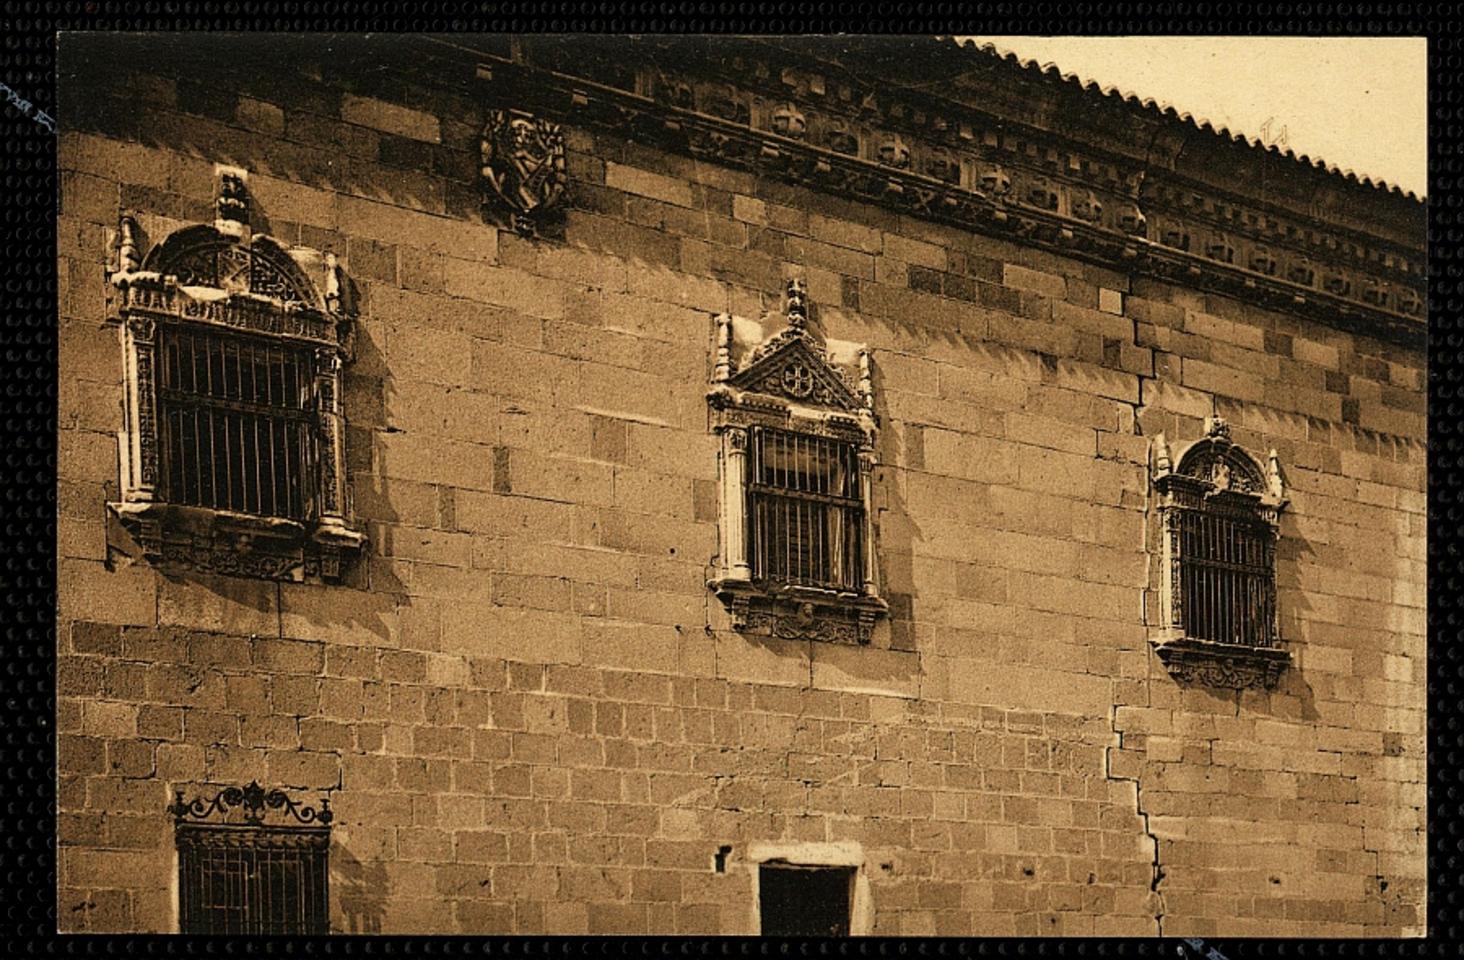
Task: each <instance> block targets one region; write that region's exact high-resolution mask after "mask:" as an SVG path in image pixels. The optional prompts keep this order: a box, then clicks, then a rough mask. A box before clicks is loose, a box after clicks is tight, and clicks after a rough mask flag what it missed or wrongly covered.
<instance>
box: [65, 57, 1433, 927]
mask: <svg viewBox="0 0 1464 960" xmlns="http://www.w3.org/2000/svg"><path fill="white" fill-rule="evenodd" d="M65 53H66V49H65V44H63V58H64V57H65ZM73 65H75V64H73ZM67 76H70V75H67ZM94 80H95V78H94V77H93V75H92V74H91V73H89V72H82V73H80V74H77V75H75V76H71V78H70V80H66V79H63V102H64V103H65V104H67V105H68V106H69V108H70V109H63V110H62V117H63V124H64V127H65V129H64V131H63V133H62V135H61V138H60V145H59V163H60V169H61V180H62V197H61V203H62V210H61V216H60V219H59V221H58V271H59V274H58V276H59V287H58V299H59V304H60V325H59V328H58V337H59V345H60V357H61V360H60V363H61V396H60V423H59V429H60V446H59V457H58V469H59V475H60V481H59V485H58V561H57V572H58V593H59V601H58V602H59V610H58V639H57V644H58V648H57V653H58V661H57V685H58V687H57V693H58V701H57V711H58V726H57V729H58V741H59V747H58V752H59V760H58V783H59V811H60V813H59V838H58V843H59V849H60V891H59V896H58V925H59V926H60V927H61V928H62V929H63V930H67V931H101V930H127V931H169V930H173V929H176V922H177V921H176V906H175V902H174V897H175V892H174V889H173V888H174V885H175V881H174V878H175V876H176V866H175V860H174V853H173V847H172V835H171V823H170V820H169V818H168V817H167V816H166V815H165V814H164V806H165V805H166V804H167V803H168V801H169V800H170V798H171V796H172V791H173V790H174V789H188V790H190V791H192V790H194V789H196V788H199V787H201V786H202V785H209V784H212V785H229V784H239V783H245V782H248V781H249V780H251V779H258V780H259V781H260V782H261V783H265V784H268V785H272V786H275V785H277V786H282V787H286V788H288V789H290V790H291V791H293V792H299V793H300V794H302V795H303V796H307V797H308V796H318V795H319V794H320V793H322V792H323V793H326V794H328V795H329V797H330V800H331V805H332V807H333V809H334V810H335V811H336V816H337V820H336V826H335V830H334V845H333V847H332V850H331V923H332V928H333V929H334V930H337V931H339V932H393V933H395V932H463V933H468V932H472V933H485V932H494V933H500V932H506V933H519V934H527V933H544V932H551V933H681V934H702V933H708V934H710V933H723V934H730V933H753V932H756V930H757V919H756V916H755V915H754V912H753V896H754V885H755V882H756V881H755V878H756V867H755V864H754V863H753V862H752V861H750V860H749V859H748V850H749V847H750V845H753V844H768V843H779V844H784V845H792V844H836V843H842V844H857V849H858V850H859V851H860V855H861V857H862V863H861V876H862V877H863V878H864V879H865V880H867V882H868V888H869V896H870V903H871V906H872V912H871V917H872V920H871V927H870V929H871V931H872V932H874V933H879V934H959V935H977V936H979V935H1012V934H1016V935H1036V934H1064V935H1068V934H1097V935H1129V934H1132V935H1152V934H1156V933H1161V932H1162V933H1163V934H1165V935H1220V934H1225V935H1267V936H1291V935H1306V936H1313V935H1320V936H1326V935H1362V936H1382V935H1388V936H1394V935H1420V934H1422V932H1423V928H1424V910H1423V907H1424V896H1425V893H1424V889H1425V887H1424V863H1425V859H1424V833H1423V831H1424V812H1423V811H1424V769H1425V767H1424V759H1425V758H1424V738H1423V730H1424V702H1425V701H1424V586H1425V574H1424V569H1425V568H1424V559H1425V557H1424V504H1425V498H1424V484H1425V471H1424V438H1425V421H1424V380H1423V377H1424V357H1423V356H1422V355H1420V354H1418V353H1416V352H1411V351H1406V350H1403V349H1401V348H1397V347H1392V346H1389V345H1386V344H1384V343H1381V342H1379V341H1374V340H1372V339H1369V338H1368V337H1366V336H1360V335H1354V334H1348V333H1343V332H1340V331H1337V330H1333V329H1329V328H1327V327H1324V326H1321V325H1319V324H1316V323H1313V322H1309V321H1305V320H1302V319H1299V318H1297V317H1294V316H1291V315H1288V314H1287V313H1284V312H1272V311H1263V310H1261V309H1258V308H1255V307H1251V306H1247V305H1243V304H1241V303H1239V302H1237V301H1233V300H1230V299H1226V298H1223V297H1219V296H1214V295H1209V294H1202V293H1199V292H1196V291H1193V290H1189V289H1186V288H1184V287H1181V286H1175V285H1171V284H1167V283H1161V282H1158V281H1153V280H1145V279H1143V278H1139V277H1133V276H1130V275H1127V274H1124V273H1117V272H1112V271H1109V270H1105V269H1101V268H1098V267H1094V266H1090V265H1086V264H1082V263H1079V262H1077V261H1073V260H1067V259H1062V258H1059V257H1056V256H1054V255H1051V254H1046V253H1042V252H1039V251H1036V250H1034V249H1030V248H1026V247H1023V246H1020V245H1016V244H1013V243H1008V242H1003V241H998V240H994V239H991V238H987V237H983V236H979V235H976V234H972V233H968V232H965V231H960V230H956V229H953V228H947V227H942V226H938V225H933V224H931V223H928V222H923V221H919V220H915V219H912V218H910V217H906V216H899V215H896V214H893V213H891V212H888V211H886V210H883V209H881V208H878V207H875V206H872V205H867V204H857V203H853V202H849V201H846V200H842V199H840V198H837V197H833V196H829V195H825V194H821V193H817V192H813V191H811V190H806V189H802V188H794V187H789V186H784V185H781V184H779V183H777V182H775V181H773V180H771V179H760V178H756V177H753V176H751V175H749V174H745V173H740V172H735V171H732V170H729V169H726V168H720V167H717V166H714V165H710V164H707V163H704V162H696V161H692V160H689V159H686V158H683V157H679V156H673V155H670V154H666V153H661V152H657V151H655V150H652V149H649V148H647V147H644V146H641V145H638V144H637V143H635V142H632V141H631V140H628V139H624V138H622V137H616V136H606V135H596V134H590V133H589V132H587V131H585V130H582V129H576V128H575V127H573V126H571V125H567V126H566V135H567V138H568V146H569V153H568V165H569V172H570V176H571V184H570V191H569V199H568V202H569V204H570V209H569V211H568V212H567V214H566V218H565V223H564V228H563V236H562V238H551V239H542V238H540V239H524V238H521V237H518V236H515V235H513V234H511V233H500V232H498V231H496V230H495V229H494V228H493V227H491V226H489V225H486V224H485V223H484V222H483V219H482V216H481V213H480V211H479V209H478V200H479V196H478V193H477V188H476V185H475V183H476V176H477V170H476V162H477V161H476V150H477V137H478V133H479V130H480V128H481V123H482V106H481V104H479V103H478V102H476V101H475V100H474V99H472V98H471V97H468V96H466V95H463V94H457V93H442V92H438V91H429V90H426V89H418V88H412V89H410V90H409V91H407V92H405V93H402V94H399V95H396V96H395V97H394V98H393V96H392V95H390V94H387V93H382V92H373V93H371V94H367V93H364V92H361V91H360V90H358V89H355V88H353V87H352V86H351V85H350V84H349V83H346V82H338V81H333V80H331V79H330V75H329V71H328V70H327V71H325V72H324V73H322V71H321V69H320V68H319V65H318V64H316V65H302V66H301V67H300V68H299V69H298V70H296V71H295V72H293V73H290V72H285V73H283V74H278V75H273V76H266V75H264V74H263V73H261V74H259V75H257V76H255V77H252V78H246V79H242V80H233V79H223V80H220V79H217V78H207V77H204V76H199V75H194V74H191V73H190V72H189V70H188V68H187V67H186V66H178V67H175V68H174V69H173V71H172V72H170V68H169V65H168V63H167V62H166V61H164V60H161V59H159V60H156V61H154V64H153V65H152V66H149V67H148V68H146V69H138V70H128V71H124V73H123V76H122V78H121V79H120V80H118V79H116V78H114V79H113V80H112V81H110V82H109V84H108V85H107V86H106V87H105V88H103V87H101V86H94V85H93V83H94ZM68 83H69V84H70V85H69V87H68V86H66V85H67V84H68ZM83 99H84V100H86V101H87V102H86V103H85V104H83V103H81V102H79V101H81V100H83ZM216 163H227V164H231V165H235V166H240V167H244V168H245V169H247V170H249V171H250V179H249V190H250V194H251V198H252V202H253V204H254V210H255V213H254V216H255V223H256V227H255V229H256V230H259V231H261V232H267V233H269V234H272V235H274V236H276V237H279V238H282V239H283V240H284V241H287V242H291V243H300V244H305V245H309V246H313V247H316V248H318V249H322V250H330V251H333V252H335V253H336V254H337V256H338V257H339V258H340V263H341V265H342V268H343V269H344V272H345V274H346V276H347V277H348V278H349V280H350V282H351V283H352V284H353V285H354V288H355V290H356V292H357V294H358V296H359V302H360V307H361V317H360V330H359V337H358V345H357V357H356V360H355V361H354V363H353V364H352V365H351V366H350V367H349V368H348V370H347V374H346V377H347V379H346V384H347V386H346V396H345V411H346V416H347V418H348V421H349V425H350V429H349V436H348V458H349V471H350V482H351V484H352V488H353V494H354V503H355V510H356V514H357V516H358V518H360V519H362V520H363V521H364V522H365V524H366V529H367V533H368V535H369V537H370V545H369V548H368V550H369V552H368V555H367V556H365V557H363V558H362V560H361V561H360V562H358V563H357V564H356V565H355V566H354V567H352V568H350V570H349V571H348V573H347V576H346V582H345V583H343V584H341V585H338V586H320V585H307V584H294V583H284V584H276V583H272V582H264V581H258V580H248V579H241V578H230V577H223V576H210V575H202V574H190V575H186V576H185V575H176V576H175V575H165V574H163V573H161V572H159V571H157V570H154V569H152V568H150V567H148V566H146V565H145V564H140V563H138V564H128V563H125V562H122V561H117V560H112V561H109V556H108V537H109V532H108V527H107V518H106V511H105V506H104V505H105V503H106V501H107V500H108V499H115V496H116V488H117V483H118V478H117V470H118V467H117V449H116V434H117V431H118V429H119V427H120V424H121V412H120V411H121V407H120V404H121V382H122V370H121V351H120V348H119V346H118V340H117V331H116V330H115V328H114V327H113V326H109V325H108V324H107V323H106V322H105V318H106V316H107V310H106V306H105V301H104V297H105V295H106V284H105V273H106V267H107V264H108V262H109V257H112V256H114V253H113V251H112V249H111V244H112V243H113V234H114V232H115V230H116V227H117V221H118V217H119V214H120V213H121V212H122V211H123V210H127V211H131V212H133V213H134V214H135V215H136V217H137V219H138V222H139V224H140V226H141V227H142V229H143V232H144V233H145V234H146V236H147V238H148V240H149V242H151V243H155V242H158V241H159V240H161V238H162V237H164V236H165V235H166V234H167V233H168V232H170V231H171V230H173V229H176V228H178V227H181V226H184V225H186V224H188V223H192V222H209V221H211V220H212V218H213V211H212V198H213V191H214V182H213V177H214V165H215V164H216ZM794 276H797V277H802V278H804V279H806V281H807V283H808V289H809V295H810V301H811V303H812V307H813V324H814V326H815V327H816V328H817V329H819V330H820V331H822V332H823V333H825V334H826V335H827V336H830V337H837V338H840V339H844V340H850V341H855V342H864V343H867V344H869V346H870V348H871V350H872V355H873V364H874V369H875V376H876V384H877V388H878V396H879V397H880V403H879V407H878V411H877V412H878V413H879V415H880V417H881V418H882V432H881V439H880V448H879V451H878V452H879V460H880V466H879V467H878V469H877V473H876V478H875V494H874V495H875V506H876V510H877V527H878V537H879V540H878V562H879V568H880V572H881V577H882V582H883V585H884V591H885V594H886V596H887V598H888V599H889V600H890V602H891V607H892V609H891V615H890V617H889V618H888V619H886V620H884V621H882V622H881V624H880V625H879V626H878V627H877V629H876V631H875V634H874V638H873V641H872V642H871V644H870V645H869V647H854V646H843V645H834V644H817V643H808V642H790V641H780V640H776V639H761V638H754V637H747V636H743V635H741V634H738V633H735V632H733V631H731V630H730V629H729V620H728V615H727V613H726V612H725V611H724V610H723V608H722V607H721V605H720V603H719V602H718V601H717V600H716V599H715V597H713V596H712V595H711V594H710V593H709V591H708V590H707V588H706V585H705V581H706V578H707V575H708V573H709V571H710V569H711V567H710V563H711V560H712V558H713V557H714V555H715V554H716V551H717V549H718V544H717V514H716V511H717V497H716V485H715V484H716V477H717V446H716V443H715V441H714V438H713V437H712V436H711V435H710V434H709V432H708V429H707V422H708V421H707V401H706V395H705V394H706V384H707V376H708V372H709V364H710V362H711V359H710V349H711V334H712V318H713V316H714V315H715V314H717V313H719V312H724V311H730V312H732V313H735V314H738V315H742V316H758V315H761V314H762V313H763V312H765V311H772V312H778V311H779V310H781V291H782V288H783V284H784V281H785V279H786V278H789V277H794ZM1213 415H1219V416H1223V417H1225V418H1227V419H1228V420H1229V421H1230V423H1231V424H1232V427H1233V431H1234V436H1235V438H1236V440H1237V442H1238V443H1240V444H1242V445H1243V446H1246V447H1247V448H1249V449H1252V450H1259V451H1264V450H1269V449H1270V448H1273V447H1274V448H1275V449H1276V450H1277V451H1278V456H1279V460H1280V463H1281V464H1282V466H1283V469H1284V471H1285V476H1286V481H1287V484H1288V488H1289V494H1290V498H1291V503H1290V506H1289V507H1288V509H1287V510H1286V511H1285V513H1284V514H1283V520H1282V538H1281V541H1280V544H1279V547H1278V550H1279V562H1278V582H1279V605H1280V612H1281V624H1282V635H1283V637H1284V638H1285V639H1286V641H1288V644H1289V649H1290V650H1291V652H1292V665H1291V667H1290V668H1289V669H1288V670H1287V671H1286V672H1285V673H1284V674H1283V675H1282V678H1281V681H1280V682H1279V684H1278V685H1277V687H1276V688H1275V689H1273V690H1270V691H1265V690H1247V691H1246V692H1244V693H1243V694H1240V693H1237V692H1236V691H1234V690H1214V689H1208V688H1204V687H1192V686H1183V685H1180V684H1178V683H1177V682H1176V681H1175V680H1173V679H1172V678H1171V677H1170V676H1169V674H1168V673H1167V672H1166V670H1165V669H1164V667H1163V666H1162V665H1161V664H1160V663H1159V661H1158V660H1157V658H1156V657H1155V656H1154V655H1153V653H1152V652H1151V649H1150V644H1149V640H1148V628H1147V627H1146V625H1145V623H1146V616H1147V617H1148V618H1149V619H1151V620H1152V618H1153V607H1152V597H1149V605H1148V606H1147V607H1146V597H1147V596H1148V588H1149V585H1150V583H1151V564H1153V563H1156V562H1157V560H1156V559H1155V558H1154V557H1153V556H1152V555H1151V552H1150V551H1149V549H1148V546H1147V545H1148V544H1149V542H1150V538H1151V537H1152V534H1153V531H1152V524H1153V523H1154V518H1153V516H1152V511H1151V506H1150V496H1149V481H1148V457H1149V443H1150V438H1151V437H1153V436H1154V435H1155V434H1157V433H1158V432H1160V431H1164V432H1166V433H1167V435H1169V436H1171V437H1189V438H1193V437H1196V436H1198V435H1199V434H1200V432H1201V430H1202V421H1203V418H1205V417H1208V416H1213ZM110 535H115V531H114V532H113V534H110ZM1146 611H1147V612H1146ZM723 846H727V847H730V851H727V852H726V854H725V865H724V868H723V869H722V870H721V871H719V870H718V869H717V866H716V860H717V854H718V851H719V848H720V847H723Z"/></svg>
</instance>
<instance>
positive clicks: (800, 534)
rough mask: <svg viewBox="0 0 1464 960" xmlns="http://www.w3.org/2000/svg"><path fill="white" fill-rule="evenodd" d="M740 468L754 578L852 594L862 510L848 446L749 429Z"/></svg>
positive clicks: (859, 563) (858, 570) (853, 453)
mask: <svg viewBox="0 0 1464 960" xmlns="http://www.w3.org/2000/svg"><path fill="white" fill-rule="evenodd" d="M747 469H748V471H749V478H748V481H749V482H748V484H747V495H748V511H747V520H748V542H749V546H750V548H751V549H750V550H749V551H748V553H749V557H750V561H751V566H752V576H753V579H755V580H764V581H768V582H771V583H781V584H793V585H798V586H810V587H822V588H826V589H832V590H848V591H858V590H859V589H860V587H861V583H862V573H863V569H864V565H863V560H862V557H863V548H864V544H863V530H864V507H863V502H862V500H861V498H860V488H859V484H860V479H859V455H858V451H857V449H856V447H855V445H854V444H853V443H851V442H849V441H843V440H835V439H830V438H827V437H818V436H811V435H805V434H799V433H792V432H789V431H785V430H776V429H773V428H770V427H754V428H752V430H751V444H750V456H749V457H748V464H747Z"/></svg>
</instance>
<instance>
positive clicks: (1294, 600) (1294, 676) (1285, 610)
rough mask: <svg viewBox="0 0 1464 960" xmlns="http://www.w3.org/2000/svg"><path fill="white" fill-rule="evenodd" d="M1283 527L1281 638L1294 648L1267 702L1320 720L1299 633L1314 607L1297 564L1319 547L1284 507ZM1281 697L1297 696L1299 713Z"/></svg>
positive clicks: (1280, 549)
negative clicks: (1315, 547) (1308, 597)
mask: <svg viewBox="0 0 1464 960" xmlns="http://www.w3.org/2000/svg"><path fill="white" fill-rule="evenodd" d="M1283 480H1284V476H1283ZM1281 530H1282V532H1281V539H1280V541H1279V542H1278V543H1277V544H1276V603H1277V608H1278V610H1277V612H1278V617H1277V619H1278V621H1279V622H1280V625H1281V626H1280V633H1281V640H1282V642H1283V643H1284V644H1285V645H1286V647H1287V649H1289V650H1290V652H1291V665H1290V666H1288V667H1287V668H1286V669H1285V670H1284V671H1282V673H1281V677H1280V679H1279V680H1278V681H1277V683H1276V686H1275V688H1274V689H1273V690H1272V691H1271V696H1270V697H1268V698H1267V701H1268V703H1267V706H1268V707H1269V711H1270V712H1271V713H1272V714H1273V715H1277V716H1281V717H1283V718H1286V719H1300V720H1307V721H1312V720H1319V719H1321V713H1320V712H1319V711H1318V710H1317V708H1316V702H1315V701H1316V695H1315V693H1314V692H1313V691H1312V686H1311V684H1310V683H1308V682H1307V679H1306V672H1305V671H1304V670H1303V669H1302V667H1303V666H1304V665H1305V662H1306V657H1305V653H1306V646H1307V641H1306V640H1305V639H1302V638H1301V637H1300V636H1299V635H1298V634H1299V632H1300V630H1301V625H1302V623H1303V622H1304V621H1305V620H1307V619H1308V617H1307V616H1306V615H1307V614H1309V613H1310V612H1311V611H1312V604H1311V602H1310V600H1308V599H1307V591H1306V590H1304V589H1303V588H1302V584H1301V572H1300V570H1299V569H1298V564H1299V563H1300V562H1301V561H1302V560H1303V559H1304V558H1306V557H1310V556H1315V555H1316V550H1315V549H1314V548H1313V547H1312V544H1311V541H1309V540H1307V539H1306V538H1304V537H1302V536H1301V534H1300V533H1299V532H1298V531H1297V529H1296V523H1295V522H1294V521H1293V520H1291V519H1290V518H1289V517H1288V515H1287V513H1286V512H1284V511H1283V512H1282V514H1281ZM1278 697H1291V698H1294V699H1295V700H1296V702H1297V708H1298V713H1297V715H1296V716H1295V717H1292V716H1291V713H1292V711H1289V710H1285V709H1284V706H1283V705H1284V703H1285V701H1283V700H1278V699H1277V698H1278ZM1278 707H1281V708H1282V709H1278Z"/></svg>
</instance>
